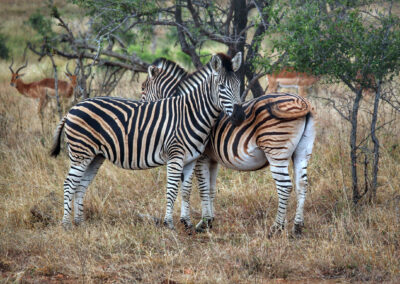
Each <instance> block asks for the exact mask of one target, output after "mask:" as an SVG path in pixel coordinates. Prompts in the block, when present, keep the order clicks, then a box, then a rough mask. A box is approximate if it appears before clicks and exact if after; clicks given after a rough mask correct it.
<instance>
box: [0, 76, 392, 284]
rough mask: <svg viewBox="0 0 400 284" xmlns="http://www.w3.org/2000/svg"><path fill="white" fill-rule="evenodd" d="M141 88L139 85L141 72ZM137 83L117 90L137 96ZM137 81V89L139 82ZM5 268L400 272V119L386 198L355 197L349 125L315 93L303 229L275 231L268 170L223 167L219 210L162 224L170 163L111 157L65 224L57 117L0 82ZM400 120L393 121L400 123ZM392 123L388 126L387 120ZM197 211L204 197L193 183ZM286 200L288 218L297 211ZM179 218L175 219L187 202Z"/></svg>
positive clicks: (13, 276)
mask: <svg viewBox="0 0 400 284" xmlns="http://www.w3.org/2000/svg"><path fill="white" fill-rule="evenodd" d="M134 89H136V90H139V84H135V86H134ZM131 90H132V87H131V86H130V83H124V84H122V85H121V87H120V88H119V89H117V90H116V93H115V94H116V95H122V96H132V91H131ZM137 93H138V92H137ZM0 100H1V102H2V104H1V105H0V172H1V175H0V194H1V196H2V198H1V199H0V212H1V216H2V217H1V218H0V276H1V278H2V279H3V280H2V281H5V282H8V281H15V280H23V281H28V282H33V281H40V282H42V281H58V280H64V281H68V282H71V283H73V282H78V281H79V282H81V281H84V282H89V283H90V282H93V283H96V282H106V283H108V282H135V281H143V282H148V283H157V282H158V283H160V282H162V281H164V280H174V281H176V282H179V283H210V282H211V283H215V282H222V283H247V282H254V283H262V282H267V281H269V280H270V279H278V280H281V281H280V282H282V279H285V281H286V280H305V279H307V280H309V281H316V282H319V281H321V280H330V281H331V282H337V281H339V282H342V281H348V280H359V281H366V280H370V281H382V280H385V281H392V282H395V281H396V280H400V278H399V276H400V274H399V273H400V271H399V267H400V249H399V237H400V225H399V224H400V222H399V221H400V211H399V210H400V192H399V188H398V187H399V184H400V178H399V176H398V172H399V170H400V166H399V160H400V153H399V149H398V147H396V145H397V144H396V143H398V141H399V137H400V131H399V129H398V126H396V125H395V124H393V125H392V130H391V132H390V133H391V135H386V136H384V138H383V139H382V141H381V142H382V145H383V149H382V158H381V167H380V175H379V183H380V185H381V186H380V187H379V191H378V200H377V202H376V204H374V205H361V206H359V207H358V208H356V209H354V208H353V207H352V206H351V201H350V195H349V185H350V179H349V167H348V147H347V144H346V142H345V141H346V137H347V134H348V127H347V125H346V124H345V123H344V122H342V121H341V120H340V119H339V118H338V117H337V116H336V114H335V113H334V112H333V111H332V110H330V109H329V108H327V107H325V106H323V105H321V104H320V103H318V102H315V103H316V105H317V111H318V113H319V118H318V125H317V128H318V135H317V140H316V143H315V150H314V154H313V158H312V161H311V165H310V171H309V176H310V192H309V195H308V199H307V202H306V206H305V222H306V230H305V232H304V236H303V237H302V238H300V239H292V238H290V237H288V235H287V234H286V233H284V234H282V235H281V236H277V237H274V238H272V239H268V237H267V234H268V228H269V226H270V225H271V224H272V222H273V218H274V216H275V212H276V209H277V194H276V192H275V190H274V182H273V180H272V178H271V176H270V173H269V172H268V170H261V171H257V172H248V173H237V172H235V171H231V170H227V169H221V170H220V174H219V176H218V190H219V192H218V195H217V200H216V212H217V213H216V222H215V226H214V228H213V229H212V230H211V231H210V232H209V233H205V234H195V235H188V234H186V233H185V231H184V229H183V227H182V226H178V227H177V230H176V231H170V230H168V229H164V228H162V227H157V226H155V225H154V224H152V223H149V222H147V221H143V220H141V219H140V218H138V216H137V213H139V212H140V213H145V214H151V215H152V216H155V217H159V218H162V217H163V214H164V210H165V183H166V174H165V168H163V167H162V168H156V169H153V170H147V171H126V170H122V169H119V168H117V167H115V166H113V165H111V164H110V163H107V162H106V163H105V165H104V166H103V167H102V168H101V170H100V172H99V174H98V175H97V177H96V179H95V181H94V183H93V184H92V185H91V186H90V187H89V190H88V193H87V195H86V197H85V215H86V220H87V222H86V224H85V225H84V226H83V227H79V228H74V229H73V230H72V231H68V232H67V231H64V230H63V229H62V228H61V226H60V221H61V218H62V200H63V197H62V196H63V191H62V184H63V181H64V178H65V175H66V173H67V170H68V159H67V156H66V155H65V153H63V154H62V155H61V157H59V158H58V159H53V158H50V157H49V156H48V150H49V148H50V143H51V140H52V132H53V130H54V129H55V126H56V123H57V120H58V119H57V118H56V116H54V115H52V113H51V108H49V109H48V112H47V113H46V119H45V121H46V122H45V123H44V127H43V130H42V127H41V123H40V121H39V118H38V116H37V115H36V113H35V112H36V102H34V101H33V100H30V99H28V98H24V97H22V96H21V95H19V94H17V92H16V90H15V89H12V88H11V87H10V86H9V85H8V82H3V83H2V84H1V85H0ZM396 127H397V128H396ZM385 131H386V130H385ZM192 196H193V198H192V209H193V217H194V219H195V221H198V220H199V218H200V214H201V210H200V200H199V197H198V192H197V189H194V190H193V195H192ZM292 197H293V198H292V199H291V201H290V206H289V212H288V221H289V224H288V227H289V228H290V227H291V225H292V218H293V217H294V210H295V198H294V194H293V196H292ZM179 201H180V200H178V201H177V203H176V204H177V206H176V207H177V208H176V210H175V221H176V224H178V220H179V213H178V211H179V207H180V206H179V204H180V202H179Z"/></svg>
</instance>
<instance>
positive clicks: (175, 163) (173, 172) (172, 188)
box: [164, 158, 183, 230]
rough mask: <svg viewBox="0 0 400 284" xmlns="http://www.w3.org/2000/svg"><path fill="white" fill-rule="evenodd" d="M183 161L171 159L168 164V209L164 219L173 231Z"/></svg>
mask: <svg viewBox="0 0 400 284" xmlns="http://www.w3.org/2000/svg"><path fill="white" fill-rule="evenodd" d="M182 170H183V161H182V159H180V158H174V159H170V160H169V161H168V164H167V209H166V212H165V217H164V225H165V226H166V227H168V228H169V229H171V230H174V229H175V226H174V220H173V213H174V203H175V200H176V196H177V194H178V186H179V182H180V180H181V175H182Z"/></svg>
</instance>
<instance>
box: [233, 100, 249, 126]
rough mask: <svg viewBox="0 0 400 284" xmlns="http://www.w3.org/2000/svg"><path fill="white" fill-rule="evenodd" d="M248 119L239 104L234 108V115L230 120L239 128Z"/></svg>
mask: <svg viewBox="0 0 400 284" xmlns="http://www.w3.org/2000/svg"><path fill="white" fill-rule="evenodd" d="M245 118H246V114H245V113H244V110H243V107H242V106H241V105H239V104H235V105H234V106H233V113H232V115H231V117H230V120H231V122H232V124H233V125H234V126H239V125H240V124H241V123H242V122H243V121H244V120H245Z"/></svg>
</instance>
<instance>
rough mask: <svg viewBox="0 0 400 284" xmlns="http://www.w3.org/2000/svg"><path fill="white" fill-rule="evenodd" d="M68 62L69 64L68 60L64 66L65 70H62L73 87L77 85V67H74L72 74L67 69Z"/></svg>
mask: <svg viewBox="0 0 400 284" xmlns="http://www.w3.org/2000/svg"><path fill="white" fill-rule="evenodd" d="M68 64H69V62H67V66H66V67H65V70H66V71H67V72H64V73H65V75H66V76H67V77H68V79H69V80H70V81H71V85H72V86H73V87H74V88H75V87H76V86H77V85H78V80H77V77H78V70H79V69H78V68H75V71H74V74H72V73H71V71H69V68H68Z"/></svg>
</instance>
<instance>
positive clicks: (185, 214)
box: [180, 161, 196, 229]
mask: <svg viewBox="0 0 400 284" xmlns="http://www.w3.org/2000/svg"><path fill="white" fill-rule="evenodd" d="M195 165H196V161H193V162H191V163H189V164H187V165H185V166H184V167H183V171H182V185H181V189H182V192H181V195H182V206H181V219H180V221H181V223H183V224H184V225H185V228H186V229H191V228H192V227H193V224H192V221H191V220H190V193H191V191H192V179H193V170H194V167H195Z"/></svg>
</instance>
